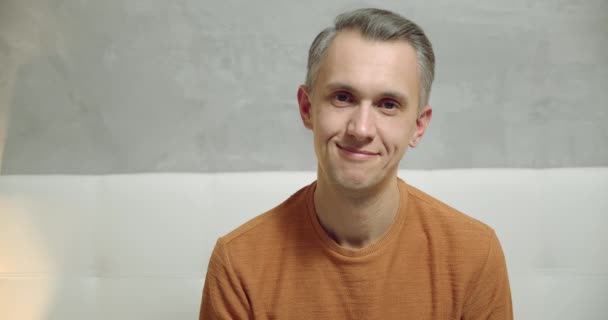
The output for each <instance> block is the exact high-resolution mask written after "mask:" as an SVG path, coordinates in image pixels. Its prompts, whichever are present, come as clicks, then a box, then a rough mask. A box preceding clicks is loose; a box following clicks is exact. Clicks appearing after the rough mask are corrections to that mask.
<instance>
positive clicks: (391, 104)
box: [379, 100, 399, 110]
mask: <svg viewBox="0 0 608 320" xmlns="http://www.w3.org/2000/svg"><path fill="white" fill-rule="evenodd" d="M379 106H380V108H383V109H386V110H394V109H397V108H399V105H398V104H397V103H396V102H395V101H392V100H382V101H380V104H379Z"/></svg>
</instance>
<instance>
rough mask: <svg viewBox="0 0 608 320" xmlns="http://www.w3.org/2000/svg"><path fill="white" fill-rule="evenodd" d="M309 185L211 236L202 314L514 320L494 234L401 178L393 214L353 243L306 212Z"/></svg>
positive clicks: (309, 203) (311, 187) (218, 316)
mask: <svg viewBox="0 0 608 320" xmlns="http://www.w3.org/2000/svg"><path fill="white" fill-rule="evenodd" d="M314 188H315V183H313V184H311V185H309V186H307V187H305V188H303V189H301V190H300V191H298V192H297V193H295V194H294V195H293V196H291V197H290V198H289V199H288V200H286V201H285V202H283V203H282V204H280V205H279V206H278V207H276V208H274V209H272V210H270V211H268V212H266V213H264V214H262V215H260V216H258V217H256V218H254V219H252V220H251V221H249V222H247V223H245V224H244V225H242V226H240V227H239V228H237V229H236V230H234V231H232V232H230V233H229V234H228V235H226V236H224V237H222V238H220V239H219V240H218V241H217V244H216V246H215V249H214V251H213V254H212V255H211V259H210V261H209V268H208V271H207V277H206V280H205V286H204V289H203V298H202V304H201V311H200V319H314V320H320V319H512V318H513V311H512V307H511V294H510V289H509V280H508V276H507V269H506V265H505V259H504V255H503V252H502V249H501V247H500V243H499V242H498V239H497V238H496V235H495V233H494V231H493V230H492V229H491V228H489V227H488V226H486V225H485V224H483V223H481V222H479V221H477V220H475V219H473V218H470V217H468V216H466V215H464V214H462V213H460V212H458V211H456V210H455V209H453V208H450V207H449V206H447V205H445V204H443V203H441V202H439V201H438V200H436V199H434V198H432V197H431V196H429V195H427V194H425V193H423V192H422V191H420V190H418V189H416V188H414V187H411V186H409V185H407V184H405V182H403V181H401V180H399V189H400V193H401V203H400V209H399V213H398V214H397V216H396V218H395V221H394V223H393V224H392V226H391V227H390V228H389V230H388V231H387V232H386V233H385V234H384V236H382V237H381V238H380V239H379V240H377V241H376V242H374V243H373V244H372V245H370V246H368V247H365V248H363V249H359V250H352V249H347V248H344V247H341V246H339V245H338V244H337V243H336V242H334V241H333V240H332V239H331V238H330V237H329V236H328V235H327V234H326V233H325V231H324V229H323V228H322V226H321V225H320V224H319V222H318V220H317V216H316V214H315V212H314V204H313V193H314Z"/></svg>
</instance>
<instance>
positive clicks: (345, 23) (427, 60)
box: [305, 8, 435, 108]
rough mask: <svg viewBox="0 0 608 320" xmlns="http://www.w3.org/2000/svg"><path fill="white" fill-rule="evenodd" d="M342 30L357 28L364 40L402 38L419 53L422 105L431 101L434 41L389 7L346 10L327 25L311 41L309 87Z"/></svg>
mask: <svg viewBox="0 0 608 320" xmlns="http://www.w3.org/2000/svg"><path fill="white" fill-rule="evenodd" d="M342 30H356V31H358V32H359V33H360V34H361V35H362V36H363V37H364V38H365V39H369V40H378V41H393V40H403V41H406V42H407V43H409V44H410V45H411V46H412V47H413V48H414V51H415V52H416V60H417V65H418V72H419V75H420V92H419V95H420V103H419V106H418V107H419V108H421V107H423V106H425V105H427V104H428V102H429V97H430V94H431V85H432V83H433V79H434V77H435V54H434V52H433V46H432V45H431V42H430V41H429V39H428V38H427V37H426V35H425V34H424V31H423V30H422V28H420V27H419V26H418V25H417V24H415V23H414V22H412V21H410V20H408V19H406V18H404V17H402V16H400V15H398V14H396V13H394V12H391V11H387V10H382V9H375V8H364V9H357V10H353V11H348V12H344V13H342V14H340V15H338V16H337V17H336V19H335V20H334V26H331V27H328V28H325V29H324V30H323V31H321V32H320V33H319V34H318V35H317V36H316V37H315V39H314V41H313V42H312V44H311V46H310V49H309V51H308V65H307V72H306V83H305V84H306V86H307V87H308V88H309V90H312V86H313V84H314V82H315V81H316V79H317V73H318V71H319V66H320V64H321V61H322V60H323V58H324V57H325V54H326V52H327V48H329V46H330V45H331V43H332V41H333V39H334V38H335V36H336V34H337V33H338V32H339V31H342Z"/></svg>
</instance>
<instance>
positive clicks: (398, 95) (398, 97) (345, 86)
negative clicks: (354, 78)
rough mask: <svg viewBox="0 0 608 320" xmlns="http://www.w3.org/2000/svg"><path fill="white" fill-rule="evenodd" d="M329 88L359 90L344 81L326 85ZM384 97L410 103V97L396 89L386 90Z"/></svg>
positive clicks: (383, 93)
mask: <svg viewBox="0 0 608 320" xmlns="http://www.w3.org/2000/svg"><path fill="white" fill-rule="evenodd" d="M326 88H327V89H329V90H346V91H352V92H358V90H357V89H355V87H353V86H351V85H349V84H346V83H343V82H331V83H329V84H328V85H327V86H326ZM380 95H381V96H382V97H388V98H392V99H395V100H399V101H403V103H404V104H405V105H406V106H407V105H408V104H409V99H408V97H407V96H406V95H404V94H402V93H399V92H396V91H384V92H382V93H381V94H380Z"/></svg>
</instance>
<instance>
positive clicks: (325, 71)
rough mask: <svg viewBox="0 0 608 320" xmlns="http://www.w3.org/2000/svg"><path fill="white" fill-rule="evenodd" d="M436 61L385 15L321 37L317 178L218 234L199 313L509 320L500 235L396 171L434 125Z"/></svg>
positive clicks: (406, 27)
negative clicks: (432, 101) (432, 100)
mask: <svg viewBox="0 0 608 320" xmlns="http://www.w3.org/2000/svg"><path fill="white" fill-rule="evenodd" d="M434 60H435V58H434V54H433V50H432V47H431V44H430V42H429V40H428V39H427V38H426V36H425V34H424V33H423V31H422V30H421V29H420V28H419V27H418V26H417V25H415V24H414V23H412V22H411V21H409V20H407V19H405V18H403V17H401V16H399V15H397V14H394V13H392V12H388V11H384V10H378V9H360V10H355V11H351V12H346V13H344V14H341V15H339V16H338V17H337V18H336V21H335V26H334V27H331V28H327V29H325V30H323V31H322V32H321V33H320V34H319V35H318V36H317V37H316V39H315V40H314V42H313V44H312V46H311V48H310V51H309V60H308V74H307V77H306V84H305V85H302V86H300V88H299V89H298V94H297V97H298V104H299V108H300V115H301V117H302V122H303V123H304V126H305V127H306V128H308V129H310V130H312V132H313V136H314V147H315V151H316V154H317V159H318V171H317V181H316V182H314V183H312V184H311V185H309V186H307V187H304V188H303V189H301V190H300V191H298V192H297V193H295V194H294V195H292V196H291V197H290V198H289V199H287V200H286V201H285V202H283V203H282V204H280V205H279V206H278V207H276V208H274V209H272V210H270V211H269V212H266V213H264V214H262V215H260V216H258V217H256V218H254V219H253V220H251V221H249V222H247V223H245V224H244V225H242V226H241V227H239V228H238V229H236V230H234V231H232V232H231V233H229V234H228V235H226V236H224V237H221V238H220V239H219V240H218V242H217V244H216V247H215V249H214V251H213V254H212V256H211V259H210V262H209V268H208V271H207V277H206V280H205V287H204V289H203V298H202V305H201V313H200V319H404V318H405V319H512V317H513V316H512V307H511V295H510V289H509V281H508V276H507V270H506V264H505V260H504V255H503V252H502V250H501V247H500V244H499V241H498V239H497V238H496V235H495V233H494V231H493V230H492V229H491V228H489V227H488V226H486V225H484V224H483V223H481V222H479V221H477V220H474V219H473V218H470V217H468V216H466V215H464V214H462V213H460V212H458V211H456V210H455V209H452V208H450V207H449V206H447V205H445V204H443V203H441V202H439V201H438V200H436V199H434V198H432V197H431V196H429V195H427V194H425V193H423V192H422V191H419V190H417V189H416V188H414V187H412V186H409V185H407V184H406V183H405V182H404V181H402V180H400V179H399V178H398V177H397V170H398V167H399V161H400V160H401V158H402V157H403V155H404V153H405V151H406V149H407V147H408V146H410V147H415V146H416V145H417V144H418V143H419V142H420V139H421V138H422V136H423V134H424V132H425V130H426V128H427V127H428V125H429V122H430V121H431V116H432V109H431V106H430V105H429V104H428V100H429V93H430V89H431V83H432V81H433V74H434V63H435V61H434Z"/></svg>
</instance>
